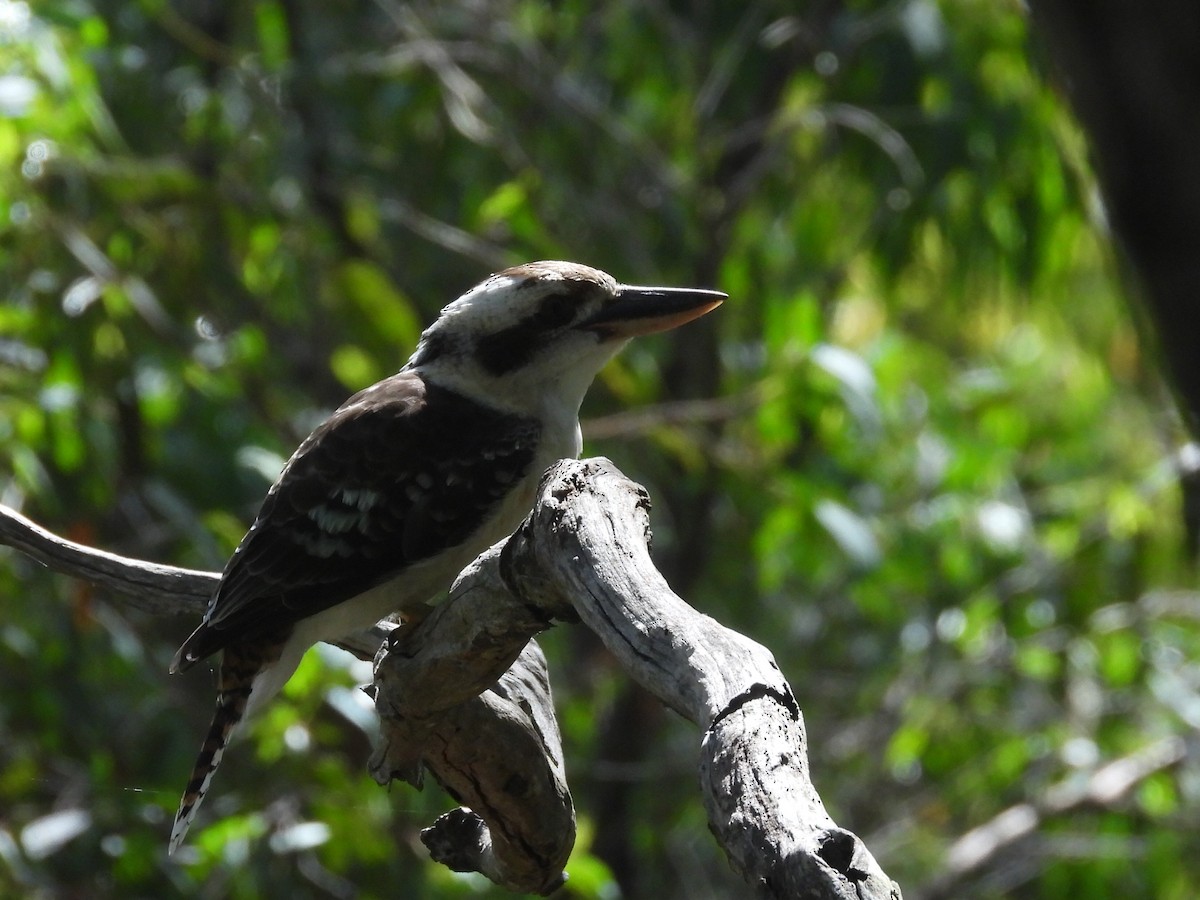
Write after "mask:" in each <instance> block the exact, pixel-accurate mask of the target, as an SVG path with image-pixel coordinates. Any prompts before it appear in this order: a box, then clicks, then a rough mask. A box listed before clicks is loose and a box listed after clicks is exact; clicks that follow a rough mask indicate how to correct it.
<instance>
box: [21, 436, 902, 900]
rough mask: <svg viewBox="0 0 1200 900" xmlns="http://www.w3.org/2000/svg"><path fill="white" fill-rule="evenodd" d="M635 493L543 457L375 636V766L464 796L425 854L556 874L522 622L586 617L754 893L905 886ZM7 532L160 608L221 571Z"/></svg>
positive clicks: (540, 712)
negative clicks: (687, 775) (677, 747)
mask: <svg viewBox="0 0 1200 900" xmlns="http://www.w3.org/2000/svg"><path fill="white" fill-rule="evenodd" d="M648 511H649V498H648V496H647V495H646V492H645V491H644V489H642V488H641V487H640V486H638V485H636V484H634V483H633V482H631V481H629V480H628V479H627V478H626V477H625V476H624V475H622V474H621V473H620V471H618V470H617V469H616V467H615V466H613V465H612V463H610V462H609V461H608V460H604V459H597V460H585V461H582V462H578V461H564V462H562V463H559V464H558V465H557V466H555V467H554V468H552V469H551V470H550V471H549V472H547V474H546V476H545V478H544V479H543V482H542V486H541V490H540V492H539V498H538V502H537V505H536V507H535V509H534V512H533V513H532V515H531V516H530V517H529V519H528V520H527V521H526V522H525V524H524V525H522V527H521V528H520V529H519V530H518V531H517V532H516V533H515V534H514V535H513V536H512V537H511V538H509V539H508V540H507V541H505V542H502V543H501V544H498V545H497V546H496V547H493V548H492V549H491V550H490V551H488V552H487V553H485V554H483V555H482V556H480V558H479V559H477V560H476V561H475V562H474V563H472V565H471V566H469V567H468V568H467V569H466V570H465V571H464V572H463V574H462V575H461V576H460V577H459V579H458V581H457V582H456V584H455V586H454V588H453V589H452V590H451V593H450V596H449V598H448V599H447V600H446V601H445V602H444V603H442V604H440V605H439V606H437V607H436V608H435V609H433V610H432V611H431V613H430V614H429V615H428V616H427V617H425V618H424V619H423V620H422V621H420V622H419V623H417V624H415V625H413V626H411V627H408V626H406V627H403V628H397V629H395V630H393V631H392V632H391V633H390V635H389V636H388V637H387V639H386V641H384V643H383V646H382V647H380V650H379V653H378V655H377V657H376V666H375V685H374V694H375V701H376V707H377V709H378V711H379V713H380V716H381V718H382V720H383V741H382V742H381V745H380V747H379V748H378V749H377V751H376V753H375V754H374V756H373V758H372V760H371V763H370V769H371V771H372V773H373V774H374V775H375V777H376V778H377V779H378V780H380V781H381V782H382V783H386V782H388V781H390V780H391V779H393V778H401V779H403V780H405V781H408V782H409V783H411V784H414V785H417V786H419V785H420V784H421V780H422V772H423V771H426V770H427V771H429V772H430V773H431V774H432V775H433V777H434V778H435V779H436V780H437V781H438V782H439V783H440V784H442V785H443V786H445V787H446V789H447V790H448V791H449V792H450V793H451V794H452V795H453V796H454V797H455V798H457V799H458V800H459V802H460V803H462V804H463V806H464V808H463V809H460V810H457V811H455V812H452V813H448V814H447V815H445V816H442V817H441V819H439V820H438V822H437V823H436V824H435V825H434V826H433V827H432V828H429V829H426V831H425V832H424V834H423V835H422V837H423V840H424V841H425V843H426V845H427V846H428V847H429V848H430V851H431V853H432V854H433V856H434V858H435V859H437V860H439V861H441V862H443V863H445V864H446V865H448V866H450V867H452V868H455V869H459V870H474V871H478V872H481V873H483V874H484V875H486V876H487V877H489V878H490V879H492V880H493V881H495V882H496V883H497V884H500V885H503V886H505V887H508V888H510V889H512V890H519V891H532V892H537V893H549V892H550V891H552V890H554V889H555V888H557V887H558V886H559V885H560V884H561V883H562V881H563V877H564V876H563V866H564V865H565V862H566V860H567V857H568V856H569V854H570V851H571V847H572V845H573V843H574V834H575V817H574V809H573V807H572V804H571V796H570V792H569V791H568V789H567V784H566V778H565V770H564V765H563V757H562V750H561V739H560V737H559V732H558V725H557V722H556V721H555V718H554V712H553V704H552V701H551V698H550V684H549V678H548V676H547V674H546V667H545V660H544V658H543V657H542V655H541V651H540V650H539V649H538V648H537V646H536V644H534V643H533V642H532V641H531V638H532V636H533V635H535V634H537V633H539V632H541V631H544V630H545V629H547V628H549V627H550V626H551V625H552V624H553V623H554V622H555V621H563V620H570V621H578V620H582V621H583V622H584V623H585V624H586V625H587V626H588V627H590V628H592V629H593V630H594V631H596V633H597V634H598V635H599V636H600V638H601V639H602V640H603V641H604V643H605V644H606V645H607V646H608V648H609V649H610V650H611V651H612V652H613V654H614V655H615V656H616V657H617V659H618V660H619V661H620V662H621V664H622V665H623V666H624V668H625V669H626V671H627V672H628V674H629V675H630V677H632V678H634V679H635V680H637V681H638V682H639V683H640V684H642V685H643V686H644V687H646V688H647V689H648V690H650V691H651V692H652V693H654V694H655V696H657V697H658V698H659V699H660V700H661V701H662V702H663V703H664V704H666V705H667V706H669V707H670V708H671V709H674V710H676V711H677V712H679V713H680V714H681V715H683V716H684V717H686V718H687V719H689V720H690V721H692V722H694V723H696V724H697V725H698V726H699V727H700V729H701V732H702V736H701V739H700V743H699V751H700V753H699V773H700V784H701V788H702V791H703V794H704V803H705V807H706V809H707V810H708V815H709V825H710V828H711V830H712V832H713V834H714V835H715V836H716V837H717V840H718V841H719V842H720V844H721V846H722V847H723V848H724V849H725V852H726V853H727V855H728V857H729V860H730V862H731V864H732V865H733V867H734V869H735V870H736V871H738V872H739V873H740V874H741V875H742V876H743V877H744V878H745V879H746V880H747V882H749V883H750V884H751V885H753V886H754V887H755V889H756V890H757V892H758V893H759V894H760V895H761V896H765V897H772V898H814V900H826V898H838V900H851V898H853V900H864V898H881V900H882V898H897V900H898V898H899V897H900V889H899V887H898V886H897V885H896V884H895V883H894V882H892V881H891V880H890V879H889V878H888V877H887V875H885V874H884V872H883V871H882V869H880V868H879V865H878V864H877V863H876V862H875V860H874V858H873V857H872V856H871V854H870V852H869V851H868V850H867V849H866V847H865V846H864V845H863V844H862V842H861V841H860V840H859V839H858V838H857V837H856V836H855V835H854V834H852V833H851V832H849V831H846V830H845V829H843V828H840V827H839V826H837V825H836V824H835V823H834V822H833V820H832V819H831V818H830V817H829V815H828V813H827V812H826V811H825V808H824V805H823V804H822V802H821V798H820V796H819V795H818V794H817V791H816V789H815V788H814V787H813V785H812V782H811V779H810V776H809V771H808V758H807V749H806V740H807V739H806V736H805V730H804V722H803V717H802V715H801V712H800V708H799V705H798V703H797V702H796V699H795V697H794V695H793V694H792V691H791V688H790V687H789V686H788V684H787V682H786V681H785V680H784V678H783V676H782V674H781V673H780V671H779V668H778V666H777V665H776V663H775V661H774V659H773V657H772V656H771V654H770V652H769V651H767V650H766V649H765V648H764V647H762V646H761V645H759V644H757V643H755V642H753V641H751V640H750V639H748V638H746V637H744V636H743V635H740V634H738V633H736V632H733V631H730V630H729V629H727V628H724V627H723V626H721V625H720V624H719V623H717V622H716V621H714V620H713V619H711V618H709V617H708V616H705V615H702V614H700V613H698V612H696V611H695V610H693V609H692V608H691V607H690V606H688V605H687V604H686V603H685V602H684V601H683V600H682V599H680V598H679V597H678V596H677V595H676V594H675V593H674V592H673V591H671V589H670V587H669V586H668V585H667V583H666V581H665V580H664V579H663V577H662V575H661V574H659V572H658V570H657V569H656V568H655V567H654V564H653V562H652V561H651V559H650V555H649V551H648V542H649V534H650V532H649V515H648ZM0 542H3V543H8V544H9V545H11V546H14V547H16V548H17V549H20V550H22V551H23V552H27V553H29V554H30V555H31V556H33V557H34V558H35V559H37V560H39V561H40V562H43V563H44V564H46V565H48V566H50V567H52V568H54V569H56V570H58V571H62V572H65V573H67V574H71V575H75V576H77V577H82V578H86V579H88V580H89V581H93V582H95V583H98V584H101V585H104V586H106V587H108V588H111V589H113V590H115V591H119V592H121V593H124V594H127V595H130V596H131V598H132V599H133V604H134V605H136V606H138V608H142V609H148V610H149V611H151V612H156V613H178V612H181V611H182V612H189V613H193V614H194V613H196V612H197V611H198V610H199V609H200V608H202V605H203V603H204V602H205V601H206V600H207V597H208V595H209V593H210V592H211V590H212V588H213V586H214V585H215V583H216V579H217V577H218V576H216V575H215V574H213V573H208V572H196V571H192V570H186V569H175V568H172V567H170V566H160V565H156V564H152V563H145V562H142V561H140V560H132V559H126V558H123V557H119V556H115V555H113V554H107V553H102V552H100V551H96V550H92V549H90V548H87V547H82V546H80V545H78V544H73V543H71V542H68V541H64V540H62V539H61V538H58V537H56V536H55V535H52V534H50V533H49V532H46V531H44V530H43V529H40V528H38V527H37V526H36V525H34V524H33V523H32V522H30V521H29V520H28V519H25V518H24V517H22V516H19V515H17V514H16V513H12V512H9V511H0ZM369 645H370V639H369V638H364V639H363V641H362V643H361V644H359V649H360V650H361V649H362V648H363V647H365V646H369ZM376 646H378V644H376Z"/></svg>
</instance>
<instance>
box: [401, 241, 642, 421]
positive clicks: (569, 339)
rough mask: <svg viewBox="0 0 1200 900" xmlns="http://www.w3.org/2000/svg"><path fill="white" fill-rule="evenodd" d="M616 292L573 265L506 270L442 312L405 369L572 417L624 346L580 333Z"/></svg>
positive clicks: (511, 403) (519, 406)
mask: <svg viewBox="0 0 1200 900" xmlns="http://www.w3.org/2000/svg"><path fill="white" fill-rule="evenodd" d="M617 290H618V285H617V282H616V280H615V279H613V278H612V276H610V275H608V274H606V273H604V272H601V271H599V270H598V269H591V268H588V267H587V266H581V265H578V264H575V263H561V262H545V263H529V264H527V265H524V266H517V267H516V268H513V269H507V270H505V271H504V272H501V273H499V274H497V275H493V276H492V277H490V278H488V279H487V280H486V281H484V282H482V283H481V284H479V285H477V286H476V287H474V288H472V289H471V290H470V291H468V292H467V293H466V294H463V295H462V296H461V297H459V298H458V299H457V300H455V301H454V302H453V303H451V304H450V305H449V306H447V307H446V308H445V309H443V310H442V314H441V316H439V317H438V320H437V321H436V322H435V323H434V324H433V325H431V326H430V327H429V328H428V329H426V331H425V333H424V334H422V336H421V343H420V345H419V346H418V348H417V352H416V353H414V354H413V357H412V359H410V360H409V366H411V367H419V368H421V369H422V370H423V371H427V372H429V373H430V374H435V373H436V374H437V376H438V377H439V379H440V380H442V381H443V382H451V383H455V384H456V385H457V386H458V387H459V389H460V390H463V391H466V392H468V393H472V394H478V393H480V392H484V393H486V394H487V397H486V399H487V400H489V401H490V402H492V403H493V404H496V403H500V404H502V405H505V406H508V407H510V408H513V409H515V410H529V411H533V410H534V409H535V408H540V407H542V406H544V405H546V403H551V404H553V405H555V406H565V407H571V409H572V412H574V411H577V410H578V408H579V403H580V402H581V401H582V400H583V395H584V393H585V392H586V391H587V388H588V386H589V385H590V384H591V383H592V380H593V379H594V378H595V376H596V373H597V372H599V371H600V369H601V367H603V365H604V364H605V363H606V362H607V361H608V360H609V359H611V358H612V357H613V356H614V355H615V354H616V353H617V352H618V351H619V350H620V349H621V348H622V347H623V346H624V345H625V343H626V342H627V339H626V338H623V337H618V336H616V335H612V334H609V333H607V332H605V331H604V330H602V329H595V328H588V327H580V326H581V325H583V323H586V322H587V320H588V319H590V318H591V317H592V316H594V315H595V314H596V313H598V312H600V311H601V310H602V309H603V308H604V307H605V306H606V305H608V304H611V303H612V302H614V300H615V299H616V297H617Z"/></svg>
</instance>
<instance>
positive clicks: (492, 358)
mask: <svg viewBox="0 0 1200 900" xmlns="http://www.w3.org/2000/svg"><path fill="white" fill-rule="evenodd" d="M577 311H578V305H577V303H576V301H575V299H574V298H573V297H570V296H568V295H566V294H550V295H548V296H546V297H545V298H543V299H542V302H541V303H539V304H538V308H537V309H536V310H534V311H533V312H532V313H530V314H529V315H528V316H526V317H525V318H524V319H522V320H521V321H520V322H517V323H516V324H515V325H510V326H509V327H508V328H505V329H504V330H503V331H497V332H496V333H495V334H489V335H488V336H487V337H484V338H482V339H481V340H480V341H479V343H478V344H477V345H476V348H475V350H476V353H477V355H478V359H479V361H480V363H481V364H482V365H483V367H484V368H485V369H487V370H488V371H489V372H491V373H492V374H493V375H503V374H505V373H506V372H512V371H515V370H516V369H519V368H520V367H521V366H523V365H525V364H526V363H527V362H529V360H530V359H532V358H533V355H534V354H535V353H536V352H537V351H538V350H539V349H541V348H542V347H543V346H545V344H546V340H547V338H549V337H550V336H551V335H552V334H554V333H555V332H557V331H558V330H559V329H561V328H562V327H563V326H564V325H568V324H570V323H571V321H573V320H574V318H575V314H576V312H577Z"/></svg>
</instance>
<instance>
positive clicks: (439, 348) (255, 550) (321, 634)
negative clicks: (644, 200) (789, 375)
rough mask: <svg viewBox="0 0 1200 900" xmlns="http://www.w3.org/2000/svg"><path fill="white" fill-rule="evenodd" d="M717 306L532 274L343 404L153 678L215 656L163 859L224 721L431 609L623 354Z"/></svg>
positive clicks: (300, 457)
mask: <svg viewBox="0 0 1200 900" xmlns="http://www.w3.org/2000/svg"><path fill="white" fill-rule="evenodd" d="M724 299H725V295H724V294H722V293H719V292H717V291H707V290H690V289H679V288H657V287H631V286H629V285H623V284H618V283H617V282H616V281H614V280H613V278H612V277H611V276H609V275H607V274H605V273H604V272H600V271H598V270H596V269H590V268H588V267H587V266H581V265H576V264H574V263H566V262H537V263H529V264H527V265H523V266H517V267H515V268H512V269H506V270H505V271H503V272H500V273H499V274H496V275H493V276H491V277H490V278H488V279H487V280H486V281H484V282H483V283H481V284H479V285H477V286H476V287H474V288H472V289H471V290H470V291H468V292H467V293H466V294H464V295H463V296H461V297H459V298H458V299H457V300H455V301H454V302H453V303H451V304H450V305H449V306H447V307H446V308H445V309H443V310H442V313H441V315H440V316H439V317H438V319H437V321H436V322H434V323H433V325H431V326H430V327H429V328H428V329H426V330H425V332H424V333H423V334H422V335H421V340H420V343H419V344H418V345H417V349H416V352H414V353H413V355H412V357H411V358H410V359H409V360H408V362H407V363H406V364H405V366H404V367H403V368H402V369H401V370H400V371H399V372H398V373H397V374H395V375H393V376H392V377H390V378H387V379H384V380H383V381H381V382H379V383H378V384H375V385H372V386H371V387H369V388H367V389H365V390H363V391H360V392H359V393H357V394H355V395H354V396H353V397H351V398H350V399H349V400H347V401H346V402H345V403H344V404H343V405H342V406H341V407H340V408H339V409H337V411H335V412H334V413H333V415H331V416H330V417H329V418H328V419H327V420H326V421H325V422H324V423H322V424H321V425H320V426H318V427H317V429H316V430H315V431H314V432H313V433H312V434H311V435H309V436H308V438H307V439H306V440H305V441H304V443H302V444H301V445H300V447H299V449H297V450H296V452H295V453H294V454H293V455H292V458H291V459H290V460H288V463H287V465H286V466H285V467H284V469H283V472H282V474H280V476H279V479H278V480H277V481H276V482H275V484H273V485H272V486H271V489H270V490H269V491H268V492H267V497H266V499H265V500H264V501H263V505H262V508H261V509H260V510H259V513H258V517H257V518H256V519H255V521H254V524H253V525H251V526H250V531H249V532H248V533H247V534H246V536H245V537H244V538H242V542H241V544H240V545H239V546H238V548H237V550H235V551H234V554H233V556H232V557H231V558H230V560H229V562H228V564H227V565H226V566H225V571H224V573H223V574H222V576H221V582H220V585H219V586H218V587H217V590H216V594H215V595H214V597H213V598H212V601H211V602H210V603H209V605H208V611H207V612H206V613H205V615H204V621H202V622H201V623H200V627H199V628H197V629H196V631H195V632H194V633H193V634H192V635H191V637H189V638H188V639H187V640H186V641H184V643H183V646H182V647H180V648H179V652H178V653H177V654H176V655H175V660H174V662H172V664H171V671H172V672H181V671H183V670H185V669H188V668H190V667H191V666H193V665H195V664H196V663H197V662H199V661H200V660H202V659H204V658H205V657H208V656H210V655H211V654H213V653H216V652H217V651H221V666H220V674H219V678H218V687H217V710H216V714H215V716H214V717H213V722H212V726H211V727H210V729H209V732H208V736H207V738H206V739H205V741H204V745H203V747H202V748H201V750H200V755H199V757H198V758H197V760H196V765H195V768H194V769H193V771H192V777H191V781H189V782H188V786H187V789H186V791H185V792H184V794H183V800H182V802H181V803H180V805H179V812H178V813H177V814H176V816H175V826H174V829H173V830H172V833H171V844H170V849H171V851H172V852H174V851H175V849H176V848H177V847H178V846H179V844H180V842H181V841H182V840H183V838H184V835H185V834H186V833H187V830H188V826H189V825H190V824H191V821H192V819H193V818H194V817H195V815H196V810H197V809H198V808H199V806H200V802H201V801H202V800H203V799H204V795H205V793H206V792H207V790H208V786H209V782H210V781H211V780H212V776H213V773H214V772H215V771H216V768H217V765H218V763H220V761H221V755H222V753H223V752H224V750H225V746H226V745H227V744H228V742H229V738H230V736H231V735H232V734H233V731H234V729H235V728H236V726H237V725H238V723H239V722H240V721H241V720H242V719H243V718H244V717H246V716H248V715H250V714H252V713H253V712H255V711H256V710H258V709H260V708H261V707H262V706H263V705H264V704H265V703H266V702H267V701H268V700H270V699H271V698H272V697H273V696H274V695H275V694H276V693H277V692H278V691H279V689H280V688H281V687H283V684H284V682H286V681H287V680H288V678H290V677H291V675H292V673H293V672H294V671H295V670H296V666H297V665H298V664H299V662H300V657H301V656H303V654H304V651H305V650H307V649H308V648H309V647H310V646H312V645H313V644H314V643H316V642H317V641H322V640H335V639H337V638H339V637H342V636H344V635H346V634H348V633H350V632H352V631H355V630H358V629H361V628H366V627H369V626H370V625H373V624H374V623H375V622H377V621H379V620H380V619H383V618H385V617H387V616H388V615H390V614H392V613H405V612H408V613H410V614H411V613H414V612H416V611H418V610H419V609H420V607H421V606H422V605H424V604H425V603H426V602H428V601H430V600H432V599H435V598H436V597H437V596H438V595H439V594H440V593H441V592H442V591H444V590H445V589H446V588H447V587H449V585H450V583H451V581H453V579H454V577H455V576H456V575H457V574H458V572H459V570H460V569H462V568H463V567H464V566H465V565H466V564H467V563H468V562H470V561H471V560H472V559H474V558H475V556H477V555H478V554H479V553H481V552H482V551H483V550H485V549H486V548H488V547H489V546H491V545H492V544H493V543H495V542H496V541H498V540H500V539H501V538H503V537H505V536H506V535H508V534H509V533H511V532H512V531H513V530H514V529H515V528H516V527H517V525H519V524H520V523H521V520H522V519H523V518H524V517H525V516H526V515H527V514H528V513H529V511H530V508H531V506H532V504H533V500H534V493H535V491H536V489H537V485H538V481H539V479H540V477H541V475H542V473H543V472H544V471H545V470H546V468H548V467H549V466H550V465H551V464H552V463H553V462H555V461H556V460H559V459H563V458H566V457H575V456H578V455H579V451H580V449H581V439H580V433H579V405H580V403H581V402H582V400H583V395H584V393H585V392H586V391H587V389H588V386H589V385H590V384H591V383H592V379H593V378H594V377H595V375H596V373H597V372H598V371H599V370H600V368H601V367H602V366H603V365H604V364H605V362H607V361H608V360H609V359H610V358H611V357H612V356H613V355H614V354H615V353H616V352H617V351H618V350H620V349H621V347H623V346H624V345H625V343H626V342H627V341H628V340H629V338H631V337H633V336H635V335H639V334H648V333H650V332H654V331H663V330H666V329H668V328H673V327H675V326H676V325H681V324H683V323H684V322H687V321H690V320H691V319H695V318H697V317H698V316H702V315H704V313H706V312H708V311H709V310H711V309H712V308H713V307H715V306H717V305H718V304H719V303H721V301H722V300H724Z"/></svg>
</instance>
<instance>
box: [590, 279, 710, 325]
mask: <svg viewBox="0 0 1200 900" xmlns="http://www.w3.org/2000/svg"><path fill="white" fill-rule="evenodd" d="M728 299H729V295H728V294H725V293H722V292H721V291H708V290H704V289H702V288H669V287H641V286H639V285H632V284H622V285H619V286H618V287H617V296H616V299H614V300H613V301H612V302H611V303H609V304H608V305H607V306H605V307H604V309H602V310H600V311H599V312H598V313H596V314H595V315H594V316H592V317H591V318H589V319H587V320H585V321H583V322H581V323H579V325H578V326H577V327H579V328H588V329H591V330H592V331H596V332H598V333H600V334H602V335H603V336H604V337H619V338H629V337H634V336H636V335H639V334H653V333H654V332H656V331H667V330H668V329H670V328H677V327H678V326H680V325H682V324H684V323H685V322H690V321H692V319H698V318H700V317H701V316H702V315H704V314H705V313H706V312H710V311H711V310H714V309H716V308H717V307H718V306H720V305H721V304H722V303H724V302H725V301H726V300H728Z"/></svg>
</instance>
